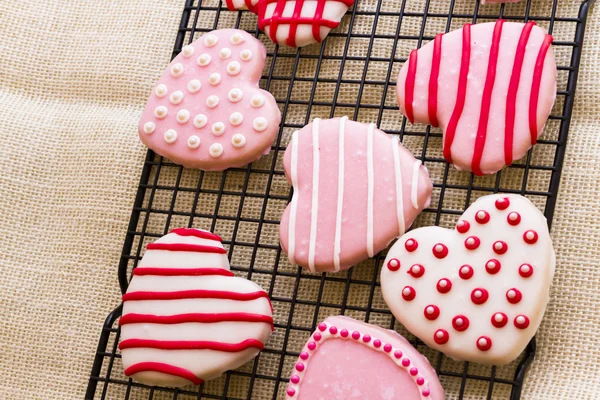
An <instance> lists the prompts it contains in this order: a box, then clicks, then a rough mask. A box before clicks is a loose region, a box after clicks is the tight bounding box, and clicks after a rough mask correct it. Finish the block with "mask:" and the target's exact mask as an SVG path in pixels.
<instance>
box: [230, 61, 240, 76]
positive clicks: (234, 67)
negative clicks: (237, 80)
mask: <svg viewBox="0 0 600 400" xmlns="http://www.w3.org/2000/svg"><path fill="white" fill-rule="evenodd" d="M241 69H242V66H241V65H240V63H239V62H237V61H232V62H230V63H229V64H227V73H228V74H229V75H237V74H239V73H240V70H241Z"/></svg>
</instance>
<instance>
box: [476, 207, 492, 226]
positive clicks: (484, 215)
mask: <svg viewBox="0 0 600 400" xmlns="http://www.w3.org/2000/svg"><path fill="white" fill-rule="evenodd" d="M475 221H477V222H479V223H480V224H487V223H488V222H489V221H490V214H489V213H488V212H487V211H484V210H479V211H477V212H476V213H475Z"/></svg>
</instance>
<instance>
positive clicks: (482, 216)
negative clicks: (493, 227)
mask: <svg viewBox="0 0 600 400" xmlns="http://www.w3.org/2000/svg"><path fill="white" fill-rule="evenodd" d="M477 218H479V219H484V218H485V211H479V212H478V213H477Z"/></svg>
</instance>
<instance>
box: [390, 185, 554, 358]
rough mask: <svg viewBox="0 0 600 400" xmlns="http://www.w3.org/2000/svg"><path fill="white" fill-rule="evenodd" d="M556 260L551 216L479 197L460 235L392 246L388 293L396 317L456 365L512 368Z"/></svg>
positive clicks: (434, 231)
mask: <svg viewBox="0 0 600 400" xmlns="http://www.w3.org/2000/svg"><path fill="white" fill-rule="evenodd" d="M554 266H555V255H554V250H553V247H552V242H551V239H550V235H549V232H548V228H547V225H546V219H545V217H544V216H543V214H542V213H541V212H540V211H539V210H538V209H537V208H536V207H535V206H534V205H533V204H532V203H531V202H530V201H529V200H527V199H526V198H525V197H522V196H518V195H505V194H498V195H490V196H485V197H482V198H480V199H478V200H477V201H476V202H475V203H473V204H472V205H471V206H470V207H469V208H468V209H467V210H466V211H465V213H464V214H463V215H462V216H461V218H460V221H459V223H458V224H457V226H456V228H455V229H454V230H450V229H444V228H440V227H425V228H419V229H415V230H414V231H411V232H409V233H408V234H406V235H404V236H402V237H401V238H400V239H398V241H397V242H396V243H395V244H394V245H393V246H392V248H391V249H390V251H389V252H388V255H387V258H386V260H385V262H384V265H383V267H382V270H381V290H382V294H383V297H384V299H385V301H386V303H387V304H388V306H389V307H390V310H391V311H392V313H393V314H394V316H395V317H396V318H397V319H398V321H400V322H401V323H402V324H403V325H404V326H406V328H407V329H408V330H409V331H410V332H411V333H413V334H414V335H415V336H417V337H419V338H420V339H421V340H422V341H423V342H425V343H426V344H427V345H428V346H431V347H433V348H435V349H437V350H439V351H442V352H443V353H445V354H446V355H448V356H450V357H452V358H454V359H456V360H465V361H473V362H479V363H484V364H494V365H502V364H507V363H509V362H511V361H512V360H514V359H515V358H517V357H518V355H519V354H520V353H521V352H522V351H523V349H524V348H525V346H526V345H527V343H528V342H529V340H530V339H531V338H532V337H533V335H534V334H535V332H536V330H537V328H538V326H539V324H540V322H541V320H542V317H543V314H544V311H545V309H546V304H547V303H548V299H549V289H550V285H551V282H552V277H553V275H554Z"/></svg>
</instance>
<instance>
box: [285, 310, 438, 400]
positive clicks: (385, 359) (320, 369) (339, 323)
mask: <svg viewBox="0 0 600 400" xmlns="http://www.w3.org/2000/svg"><path fill="white" fill-rule="evenodd" d="M354 398H356V399H361V400H380V399H403V400H442V399H444V389H442V386H441V385H440V382H439V380H438V377H437V375H436V373H435V370H434V369H433V368H432V367H431V365H430V364H429V361H428V360H427V359H426V358H425V357H424V356H423V355H422V354H421V353H419V352H418V351H417V350H416V349H415V348H414V347H413V346H411V345H410V343H408V341H407V340H406V339H404V338H403V337H402V336H400V335H399V334H398V333H396V332H395V331H391V330H387V329H383V328H380V327H378V326H375V325H371V324H367V323H365V322H359V321H357V320H354V319H352V318H348V317H342V316H336V317H328V318H326V319H325V321H323V322H321V323H320V324H319V325H318V326H317V330H316V331H315V332H314V333H313V334H312V335H311V336H310V338H309V339H308V342H307V343H306V345H305V346H304V348H303V349H302V351H301V352H300V356H299V357H298V361H297V362H296V363H295V364H294V367H293V371H292V375H291V377H290V382H289V385H288V387H287V389H286V399H287V400H314V399H354Z"/></svg>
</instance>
